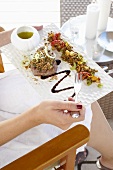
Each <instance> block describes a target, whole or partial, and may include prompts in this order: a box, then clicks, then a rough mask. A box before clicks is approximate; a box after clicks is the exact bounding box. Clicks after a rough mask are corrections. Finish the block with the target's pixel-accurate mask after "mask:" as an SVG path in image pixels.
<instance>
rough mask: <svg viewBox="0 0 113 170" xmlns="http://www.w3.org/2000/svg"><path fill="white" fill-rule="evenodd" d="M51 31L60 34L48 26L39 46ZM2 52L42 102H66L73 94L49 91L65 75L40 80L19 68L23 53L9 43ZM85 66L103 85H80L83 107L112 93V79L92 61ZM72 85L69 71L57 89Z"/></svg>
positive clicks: (64, 67) (61, 68) (78, 50)
mask: <svg viewBox="0 0 113 170" xmlns="http://www.w3.org/2000/svg"><path fill="white" fill-rule="evenodd" d="M50 31H53V32H57V33H58V32H60V30H59V29H58V28H57V27H56V26H55V25H54V24H51V25H48V26H46V27H45V28H44V29H43V31H42V33H41V43H40V45H39V47H40V46H43V44H44V41H43V39H44V38H47V35H48V32H50ZM62 38H63V39H64V40H66V41H68V43H70V44H71V45H72V43H71V42H70V40H69V39H68V38H67V37H66V36H64V35H62ZM1 50H2V52H3V53H4V54H5V55H6V57H8V59H9V60H10V61H11V62H12V63H13V64H14V65H15V66H16V68H17V69H19V70H20V72H21V73H22V74H23V75H24V77H25V78H26V79H27V80H28V82H29V83H30V84H31V85H32V86H33V87H34V88H35V89H36V91H37V92H38V93H39V94H40V96H41V97H42V100H45V99H55V100H57V99H60V100H67V98H68V97H69V96H72V95H73V93H74V89H70V90H65V91H61V92H59V93H52V92H51V89H52V87H53V86H54V85H55V84H56V83H57V82H58V80H60V79H61V78H62V77H63V76H64V75H65V74H60V75H58V76H57V78H58V79H57V80H52V81H50V78H48V79H45V80H42V79H40V77H38V76H33V74H32V72H31V70H30V69H28V70H26V69H24V68H23V67H22V66H21V61H22V60H23V55H27V54H25V53H24V54H23V52H21V51H18V50H17V49H16V48H15V47H14V46H13V45H12V44H11V43H10V44H8V45H6V46H3V47H2V48H1ZM74 50H75V51H77V52H80V53H81V54H82V55H84V58H86V56H85V54H83V53H82V50H81V49H77V48H76V47H74ZM87 65H89V66H90V67H91V68H95V69H97V70H98V73H97V74H96V75H97V76H99V77H100V78H101V82H102V84H103V87H102V88H98V87H97V84H96V83H93V84H92V85H91V86H87V85H86V84H85V81H84V82H83V84H82V89H81V91H80V93H79V98H78V99H79V101H81V102H82V103H83V104H84V105H89V104H91V103H93V102H94V101H96V100H98V99H100V98H101V97H103V96H105V95H106V94H108V93H110V92H111V91H113V79H112V78H111V77H110V76H109V75H107V74H106V73H105V72H104V71H103V70H102V69H101V67H99V66H98V65H97V64H96V63H95V62H94V61H93V60H90V59H88V60H87ZM66 69H68V70H69V69H70V65H69V64H68V63H66V62H64V61H62V62H61V64H60V65H59V66H58V70H57V72H59V71H63V70H66ZM73 84H74V72H73V71H71V74H70V76H68V77H67V78H65V79H64V80H63V81H62V82H61V83H60V84H59V85H58V86H57V89H62V88H66V87H70V86H73Z"/></svg>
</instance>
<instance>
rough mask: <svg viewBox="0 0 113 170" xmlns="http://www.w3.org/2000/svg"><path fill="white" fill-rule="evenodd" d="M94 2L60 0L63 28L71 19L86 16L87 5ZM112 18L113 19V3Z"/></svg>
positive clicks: (112, 8)
mask: <svg viewBox="0 0 113 170" xmlns="http://www.w3.org/2000/svg"><path fill="white" fill-rule="evenodd" d="M91 2H92V0H60V25H61V26H62V25H63V24H64V23H65V22H66V21H67V20H69V18H70V17H76V16H78V15H85V14H86V11H87V5H88V4H90V3H91ZM110 16H111V17H113V1H112V5H111V11H110Z"/></svg>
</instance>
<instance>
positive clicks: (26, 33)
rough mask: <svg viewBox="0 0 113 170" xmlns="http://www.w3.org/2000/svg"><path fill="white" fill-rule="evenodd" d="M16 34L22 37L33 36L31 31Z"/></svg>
mask: <svg viewBox="0 0 113 170" xmlns="http://www.w3.org/2000/svg"><path fill="white" fill-rule="evenodd" d="M18 36H19V37H20V38H22V39H29V38H31V37H32V36H33V32H20V33H18Z"/></svg>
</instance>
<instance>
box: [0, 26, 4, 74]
mask: <svg viewBox="0 0 113 170" xmlns="http://www.w3.org/2000/svg"><path fill="white" fill-rule="evenodd" d="M2 31H4V28H3V27H0V32H2ZM3 72H4V66H3V62H2V56H1V52H0V73H3Z"/></svg>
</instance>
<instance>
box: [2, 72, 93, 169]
mask: <svg viewBox="0 0 113 170" xmlns="http://www.w3.org/2000/svg"><path fill="white" fill-rule="evenodd" d="M40 101H41V100H40V96H39V95H38V93H37V92H36V91H35V89H33V88H32V87H31V85H30V84H29V83H28V82H27V80H26V79H25V78H24V77H23V76H22V75H21V74H20V73H19V71H18V70H13V71H10V72H6V73H3V74H0V121H3V120H5V119H9V118H12V117H14V116H17V115H19V114H21V113H22V112H24V111H25V110H27V109H29V108H30V107H32V106H34V105H36V104H37V103H39V102H40ZM91 119H92V111H91V107H90V106H89V107H87V108H86V117H85V120H84V121H82V122H79V123H74V124H73V125H72V126H71V127H73V126H75V125H76V124H84V125H85V126H87V127H88V129H89V130H90V123H91ZM63 132H64V131H63V130H61V129H59V128H57V127H55V126H53V125H47V124H42V125H39V126H37V127H35V128H32V129H30V130H28V131H27V132H25V133H23V134H21V135H19V136H18V137H16V138H15V139H13V140H12V141H10V142H8V143H7V144H4V145H3V146H1V147H0V168H1V167H3V166H5V165H7V164H9V163H10V162H12V161H14V160H15V159H17V158H19V157H21V156H22V155H24V154H26V153H28V152H29V151H31V150H33V149H35V148H36V147H38V146H40V145H42V144H43V143H45V142H47V141H48V140H50V139H52V138H54V137H55V136H57V135H59V134H61V133H63ZM83 148H84V147H81V148H80V149H79V151H81V150H83Z"/></svg>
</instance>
